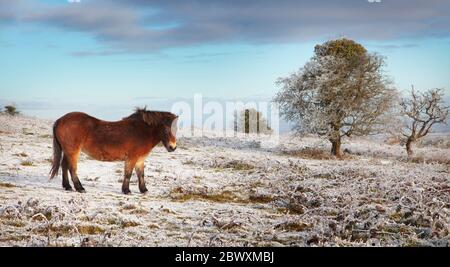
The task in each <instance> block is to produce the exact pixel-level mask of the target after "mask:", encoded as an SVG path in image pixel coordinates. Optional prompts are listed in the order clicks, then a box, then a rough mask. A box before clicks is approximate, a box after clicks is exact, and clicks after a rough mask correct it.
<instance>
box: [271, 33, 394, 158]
mask: <svg viewBox="0 0 450 267" xmlns="http://www.w3.org/2000/svg"><path fill="white" fill-rule="evenodd" d="M383 67H384V59H383V58H382V57H381V56H379V55H377V54H372V53H369V52H368V51H367V50H366V49H365V48H364V47H363V46H362V45H360V44H358V43H356V42H354V41H352V40H348V39H338V40H333V41H328V42H326V43H324V44H322V45H317V46H316V47H315V54H314V56H313V57H312V58H311V60H310V61H309V62H307V63H306V65H305V66H304V67H303V68H302V69H300V70H299V71H298V72H296V73H294V74H292V75H290V76H289V77H286V78H280V79H279V80H278V84H279V85H280V86H281V91H280V92H279V93H278V94H277V95H276V97H275V101H276V102H277V103H279V105H280V111H281V114H282V115H284V117H285V118H286V119H287V120H289V121H293V122H294V123H295V124H296V130H297V131H298V132H299V133H314V134H319V135H320V136H324V137H326V138H327V139H328V140H329V141H330V142H331V144H332V149H331V153H332V154H333V155H335V156H337V157H341V156H342V152H341V140H342V138H344V137H350V136H353V135H369V134H374V133H378V132H380V131H382V130H383V129H384V125H385V124H386V120H387V119H388V117H387V116H385V114H386V112H387V111H388V110H390V109H391V108H393V106H394V103H395V100H396V90H395V89H394V88H392V87H391V86H390V85H391V83H390V80H389V79H388V78H387V77H386V76H385V75H384V71H383Z"/></svg>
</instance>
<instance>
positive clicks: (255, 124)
mask: <svg viewBox="0 0 450 267" xmlns="http://www.w3.org/2000/svg"><path fill="white" fill-rule="evenodd" d="M234 130H235V131H236V132H244V133H265V134H270V133H272V129H271V128H270V126H269V124H268V122H267V120H266V119H265V118H264V116H263V114H262V112H260V111H257V110H256V109H254V108H251V109H244V110H241V111H240V112H236V113H235V115H234Z"/></svg>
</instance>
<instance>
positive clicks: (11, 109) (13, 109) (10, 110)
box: [5, 105, 20, 116]
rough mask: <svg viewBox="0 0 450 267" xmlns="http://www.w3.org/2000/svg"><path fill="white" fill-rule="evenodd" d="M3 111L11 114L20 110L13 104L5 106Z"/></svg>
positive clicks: (15, 113) (13, 114) (16, 113)
mask: <svg viewBox="0 0 450 267" xmlns="http://www.w3.org/2000/svg"><path fill="white" fill-rule="evenodd" d="M5 113H6V114H8V115H11V116H15V115H18V114H20V112H19V111H18V110H17V108H16V107H15V106H14V105H7V106H5Z"/></svg>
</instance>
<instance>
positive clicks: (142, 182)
mask: <svg viewBox="0 0 450 267" xmlns="http://www.w3.org/2000/svg"><path fill="white" fill-rule="evenodd" d="M135 170H136V175H137V177H138V179H139V191H140V192H141V193H142V194H145V193H146V192H148V190H147V187H146V186H145V180H144V160H141V161H138V163H136V167H135Z"/></svg>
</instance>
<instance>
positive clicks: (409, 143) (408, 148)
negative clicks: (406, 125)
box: [406, 137, 414, 158]
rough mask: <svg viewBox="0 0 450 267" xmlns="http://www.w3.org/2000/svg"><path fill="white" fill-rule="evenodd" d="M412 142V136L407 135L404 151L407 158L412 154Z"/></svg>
mask: <svg viewBox="0 0 450 267" xmlns="http://www.w3.org/2000/svg"><path fill="white" fill-rule="evenodd" d="M413 144H414V138H412V137H409V138H408V140H407V141H406V152H407V153H408V158H410V157H412V156H413V154H414V153H413V150H412V145H413Z"/></svg>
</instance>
